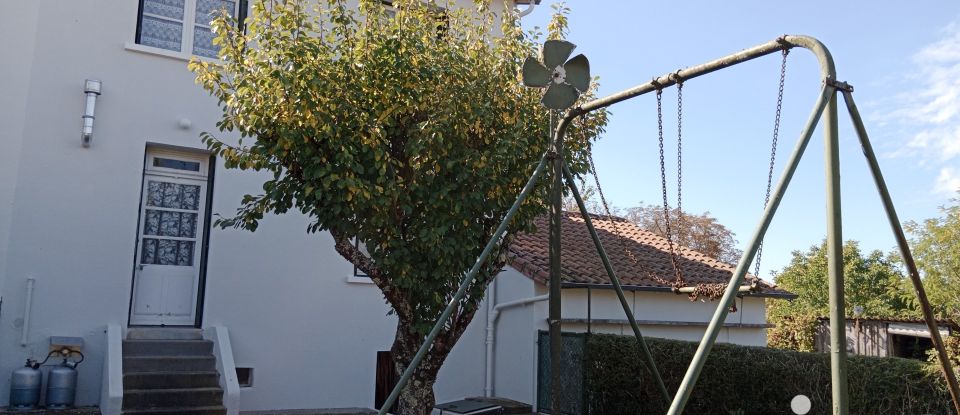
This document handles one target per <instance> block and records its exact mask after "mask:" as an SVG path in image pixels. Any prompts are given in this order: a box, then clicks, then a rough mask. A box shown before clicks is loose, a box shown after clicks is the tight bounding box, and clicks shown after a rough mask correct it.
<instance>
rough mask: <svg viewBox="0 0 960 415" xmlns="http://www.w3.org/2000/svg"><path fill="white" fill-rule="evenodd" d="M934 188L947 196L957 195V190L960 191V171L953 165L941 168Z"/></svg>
mask: <svg viewBox="0 0 960 415" xmlns="http://www.w3.org/2000/svg"><path fill="white" fill-rule="evenodd" d="M933 190H934V192H936V193H938V194H942V195H945V196H956V194H957V192H960V171H957V169H955V168H953V167H944V168H942V169H940V174H939V175H937V182H936V184H935V185H934V188H933Z"/></svg>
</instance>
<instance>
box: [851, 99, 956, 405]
mask: <svg viewBox="0 0 960 415" xmlns="http://www.w3.org/2000/svg"><path fill="white" fill-rule="evenodd" d="M843 100H844V102H846V104H847V111H848V112H849V113H850V120H851V121H852V122H853V127H854V129H855V130H856V131H857V137H858V138H859V139H860V146H861V147H862V148H863V155H864V156H865V157H866V158H867V163H868V164H869V165H870V173H872V174H873V181H874V183H875V184H876V185H877V192H879V193H880V199H881V200H882V201H883V208H884V210H885V211H886V213H887V219H888V220H889V221H890V228H891V229H892V230H893V235H894V237H895V238H896V239H897V246H898V247H899V248H900V255H901V256H902V257H903V262H904V263H905V264H906V266H907V272H908V274H910V281H911V282H912V283H913V288H914V290H916V292H917V299H918V300H919V301H920V309H921V310H922V311H923V320H924V321H925V322H926V323H927V329H928V330H930V339H931V340H932V341H933V347H934V348H935V349H936V350H937V356H938V357H939V358H940V368H941V369H942V370H943V376H944V377H945V378H946V380H947V389H948V390H949V391H950V397H951V398H952V399H953V407H954V410H955V411H956V413H958V414H960V385H958V383H957V375H956V372H954V371H953V367H952V366H953V365H952V364H951V363H950V358H949V357H948V356H947V351H946V349H945V348H944V345H943V338H942V337H941V336H940V330H939V328H938V327H937V320H936V317H934V315H933V309H931V308H930V301H929V300H928V299H927V292H926V290H925V289H924V288H923V281H922V280H921V279H920V272H919V271H918V270H917V263H916V262H915V261H914V260H913V253H911V252H910V245H908V244H907V237H906V235H904V233H903V227H901V226H900V219H899V218H898V217H897V210H896V209H895V208H894V207H893V199H892V198H891V197H890V192H889V191H888V190H887V184H886V182H885V181H884V180H883V173H881V172H880V164H879V163H878V162H877V157H876V155H874V153H873V146H872V145H870V139H869V138H868V137H867V129H866V128H865V127H864V126H863V120H862V119H861V118H860V111H859V110H857V104H856V103H854V102H853V93H852V92H851V91H846V90H845V91H843Z"/></svg>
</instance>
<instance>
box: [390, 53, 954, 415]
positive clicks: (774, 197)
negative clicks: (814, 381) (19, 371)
mask: <svg viewBox="0 0 960 415" xmlns="http://www.w3.org/2000/svg"><path fill="white" fill-rule="evenodd" d="M793 48H802V49H807V50H809V51H810V52H812V53H813V54H814V55H815V56H816V58H817V60H818V62H819V64H820V75H821V79H822V83H821V89H820V95H819V98H818V99H817V101H816V103H815V104H814V107H813V110H812V111H811V113H810V115H809V117H808V118H807V121H806V124H805V125H804V127H803V130H802V131H801V133H800V137H799V139H798V140H797V142H796V144H795V146H794V149H793V152H792V153H791V154H790V157H789V159H788V160H787V162H786V166H785V167H784V170H783V172H782V173H781V175H780V179H779V181H778V182H777V184H776V186H775V187H774V190H773V193H771V195H770V200H769V203H767V205H766V207H765V208H764V211H763V213H762V215H761V217H760V223H759V224H758V225H757V227H756V229H755V230H754V232H753V234H752V236H751V238H750V242H749V244H748V245H747V249H746V250H745V251H744V253H743V256H742V257H741V258H740V261H739V262H738V263H737V267H736V269H735V271H734V272H733V275H732V276H731V278H730V281H729V283H728V284H727V287H726V290H725V291H724V294H723V297H721V299H720V300H719V301H718V304H717V308H716V310H715V312H714V314H713V317H712V318H711V320H710V323H709V324H708V326H707V329H706V331H705V333H704V335H703V338H702V339H701V341H700V344H699V346H698V347H697V350H696V352H695V354H694V356H693V359H692V360H691V362H690V365H689V367H688V368H687V371H686V374H685V375H684V377H683V380H682V381H681V383H680V385H679V387H678V389H677V392H676V394H675V395H673V396H672V397H671V395H670V393H669V392H668V390H667V388H666V386H665V385H664V383H663V380H662V378H661V376H660V373H659V371H658V370H657V367H656V362H655V361H654V359H653V356H652V355H651V354H650V351H649V349H648V347H647V344H646V342H645V341H644V339H643V335H642V333H641V332H640V328H639V326H638V324H637V321H636V319H635V317H634V315H633V312H632V311H631V309H630V307H629V305H628V303H627V301H626V298H625V296H624V293H623V288H622V286H621V284H620V280H619V278H618V277H617V275H616V272H615V270H614V269H613V266H612V265H611V263H610V260H609V258H608V257H607V254H606V251H605V250H604V247H603V244H602V243H601V241H600V238H599V236H598V234H597V231H596V229H595V228H594V226H593V223H592V221H591V219H590V215H589V214H588V212H587V209H586V207H585V205H584V203H583V199H582V197H581V196H580V192H579V190H578V189H577V185H576V181H575V180H574V175H573V174H572V172H571V171H570V169H569V167H567V165H566V164H565V163H564V160H563V141H564V137H565V135H566V132H567V128H568V127H569V126H570V124H571V123H572V122H573V120H574V119H576V118H577V117H580V116H582V115H585V114H588V113H590V112H592V111H596V110H598V109H602V108H606V107H609V106H611V105H613V104H616V103H619V102H623V101H626V100H629V99H632V98H636V97H638V96H641V95H644V94H647V93H650V92H656V91H658V90H662V89H663V88H667V87H670V86H673V85H675V84H677V83H682V82H684V81H686V80H689V79H693V78H697V77H700V76H703V75H707V74H709V73H711V72H714V71H717V70H720V69H724V68H728V67H731V66H734V65H737V64H740V63H743V62H746V61H749V60H753V59H756V58H759V57H763V56H766V55H770V54H773V53H777V52H781V51H784V50H790V49H793ZM838 94H842V95H843V98H844V103H845V104H846V108H847V112H848V113H849V116H850V120H851V121H852V123H853V127H854V130H855V131H856V134H857V137H858V139H859V141H860V146H861V147H862V150H863V154H864V156H865V157H866V159H867V163H868V165H869V168H870V173H871V174H872V176H873V180H874V184H875V185H876V188H877V191H878V193H879V195H880V198H881V201H882V204H883V207H884V210H885V213H886V215H887V219H888V221H889V223H890V227H891V229H892V231H893V234H894V237H895V239H896V241H897V246H898V247H899V249H900V254H901V255H902V257H903V259H904V264H905V265H906V267H907V272H908V275H909V277H910V280H911V282H912V284H913V287H914V290H915V291H916V294H917V299H918V300H919V303H920V305H921V310H922V312H923V318H924V321H925V322H926V324H927V328H928V329H929V331H930V338H931V340H932V343H933V345H934V348H935V349H936V350H937V355H938V357H939V360H940V364H941V369H942V371H943V374H944V377H945V378H946V381H947V387H948V390H949V392H950V395H951V398H952V400H953V404H954V409H955V410H956V411H957V413H958V414H960V386H958V383H957V378H956V375H955V373H954V371H953V368H952V367H951V364H950V360H949V358H948V357H947V354H946V350H945V349H944V345H943V339H942V338H941V336H940V331H939V330H938V328H937V322H936V320H935V317H934V315H933V311H932V309H931V307H930V303H929V301H928V299H927V295H926V292H925V291H924V288H923V282H922V280H921V278H920V273H919V271H918V270H917V266H916V263H915V262H914V259H913V255H912V253H911V251H910V247H909V246H908V244H907V238H906V236H905V234H904V232H903V228H902V226H901V224H900V220H899V218H898V216H897V212H896V209H895V208H894V205H893V201H892V199H891V197H890V193H889V191H888V190H887V185H886V182H885V181H884V179H883V174H882V172H881V171H880V166H879V164H878V162H877V158H876V155H875V154H874V152H873V147H872V145H871V144H870V140H869V138H868V136H867V131H866V127H864V124H863V120H862V119H861V117H860V113H859V111H858V110H857V106H856V104H855V103H854V100H853V87H852V86H850V85H849V84H847V83H845V82H841V81H838V80H837V76H836V67H835V65H834V62H833V57H832V56H831V54H830V51H829V50H828V49H827V48H826V46H824V45H823V43H821V42H820V41H819V40H817V39H815V38H813V37H809V36H795V35H784V36H781V37H779V38H777V39H775V40H772V41H769V42H766V43H763V44H761V45H757V46H754V47H751V48H749V49H745V50H742V51H740V52H737V53H734V54H731V55H727V56H724V57H722V58H720V59H716V60H713V61H710V62H706V63H703V64H700V65H697V66H692V67H689V68H686V69H681V70H679V71H677V72H673V73H669V74H666V75H662V76H660V77H657V78H654V79H653V80H651V81H650V82H647V83H644V84H641V85H638V86H635V87H633V88H630V89H626V90H623V91H621V92H618V93H615V94H613V95H609V96H607V97H604V98H600V99H596V100H593V101H591V102H588V103H586V104H583V105H581V106H579V107H575V108H571V109H569V110H568V111H567V113H566V115H565V116H564V117H563V119H562V120H561V121H560V123H559V125H558V126H557V127H556V130H555V132H554V136H553V143H552V144H553V145H552V148H550V149H549V150H548V151H547V152H546V153H545V154H544V155H543V157H542V158H541V160H540V162H539V164H537V167H536V168H535V169H534V171H533V174H532V175H531V176H530V179H529V180H528V181H527V183H526V185H525V186H524V187H523V190H522V191H521V192H520V194H519V195H518V197H517V200H516V201H515V202H514V204H513V206H512V207H511V208H510V210H509V211H508V212H507V214H506V215H505V216H504V218H503V220H502V222H501V223H500V225H499V226H498V227H497V230H496V232H495V233H494V235H493V237H492V238H491V239H490V241H489V242H488V243H487V244H486V246H485V247H484V249H483V251H482V252H481V254H480V256H479V258H477V261H476V262H475V263H474V265H473V267H472V268H471V269H470V271H469V272H468V273H467V274H466V275H465V277H464V279H463V281H462V283H461V285H460V287H459V289H458V290H457V292H456V293H455V294H454V297H453V299H451V300H450V303H449V304H448V306H447V307H446V308H445V309H444V311H443V313H442V314H441V315H440V317H439V319H438V321H437V323H436V324H435V325H434V327H433V329H431V331H430V333H429V334H428V335H427V336H426V338H425V339H424V343H423V345H422V346H421V347H420V349H419V350H418V351H417V354H416V355H415V356H414V358H413V360H412V361H411V362H410V364H409V365H408V366H407V368H406V370H404V372H403V374H402V375H401V377H400V379H399V380H398V382H397V385H396V386H395V387H394V389H393V391H391V393H390V396H389V397H388V398H387V400H386V401H385V402H384V404H383V406H382V407H381V409H380V412H379V415H385V414H386V412H387V409H389V408H390V407H392V406H393V403H394V402H395V401H396V399H397V397H398V396H399V395H400V391H401V390H402V389H403V387H404V385H405V384H406V383H407V381H409V379H410V377H411V375H412V374H413V371H414V370H415V369H416V367H417V366H418V365H419V363H420V361H421V360H423V357H424V356H425V355H426V354H427V352H428V351H429V349H430V346H431V345H432V344H433V340H434V339H435V337H436V335H437V334H438V333H439V332H440V330H441V328H442V327H443V325H444V324H445V322H446V321H447V320H448V319H449V318H450V315H451V314H452V312H453V309H454V308H455V306H456V304H458V303H459V301H460V299H461V298H462V297H463V295H464V294H465V293H466V291H467V288H468V287H469V286H470V285H471V283H472V282H473V280H474V278H475V277H476V275H477V272H478V271H479V269H480V267H481V266H482V264H483V263H484V262H485V261H486V259H487V257H488V256H489V255H490V253H491V251H492V250H493V248H494V247H495V245H496V243H497V242H498V241H499V240H500V239H501V237H502V236H503V234H504V232H505V230H506V228H507V225H508V224H509V222H510V221H511V220H512V219H513V216H514V215H515V214H516V212H517V210H518V209H519V207H520V205H521V204H522V203H523V201H524V200H525V199H526V197H527V196H528V195H529V194H530V192H531V191H532V190H533V188H534V187H535V185H536V183H537V182H538V180H539V179H540V176H542V175H543V174H544V173H545V172H546V171H547V170H548V168H549V170H551V171H552V175H551V176H552V177H551V190H550V284H549V286H550V299H549V317H548V323H549V330H550V364H551V370H550V373H551V388H550V389H551V398H552V401H551V413H553V414H560V413H562V412H561V411H562V408H561V403H560V402H561V398H560V397H561V393H562V392H561V389H560V386H561V383H560V378H561V375H562V374H561V367H560V361H561V358H560V356H561V348H562V342H561V339H560V333H561V331H560V330H561V315H560V305H561V303H560V301H561V296H560V285H561V277H560V253H561V246H560V233H561V215H562V213H563V212H562V197H563V186H564V183H563V182H564V180H565V181H566V185H567V186H568V188H569V189H570V191H571V193H572V194H573V197H574V199H575V200H576V202H577V206H578V207H579V209H580V212H581V214H582V215H583V218H584V223H585V225H586V227H587V229H588V231H589V233H590V236H591V238H592V239H593V242H594V245H595V246H596V248H597V252H598V253H599V255H600V258H601V260H602V262H603V266H604V268H605V269H606V272H607V275H608V277H609V278H610V282H611V284H612V285H613V288H614V290H615V291H616V293H617V296H618V297H619V300H620V303H621V305H622V307H623V309H624V313H625V314H626V317H627V319H628V320H629V322H630V326H631V328H632V329H633V332H634V336H635V337H636V338H637V343H638V346H639V348H640V351H641V353H642V354H643V356H644V360H645V362H646V365H647V369H648V370H649V371H650V373H651V375H652V376H653V378H654V380H655V381H656V383H657V387H658V389H659V390H660V393H661V394H662V395H663V396H664V399H665V400H666V401H668V402H671V404H670V407H669V409H668V411H667V414H668V415H679V414H681V413H682V412H683V409H684V407H685V406H686V404H687V402H688V400H689V399H690V396H691V394H692V392H693V388H694V387H695V386H696V383H697V379H698V377H699V376H700V373H701V371H702V369H703V366H704V364H705V363H706V360H707V357H708V356H709V354H710V351H711V349H712V348H713V345H714V343H716V340H717V336H718V335H719V333H720V329H721V328H722V326H723V322H724V320H725V319H726V317H727V313H728V312H729V309H730V306H731V305H732V304H733V302H734V301H735V299H736V296H737V295H738V294H739V291H740V286H741V284H742V283H743V282H744V279H745V277H746V274H747V271H748V268H749V267H750V264H751V263H752V262H753V260H754V256H755V255H756V253H757V250H758V249H759V248H760V245H761V243H762V240H763V237H764V235H765V234H766V231H767V228H768V227H769V225H770V222H771V221H772V220H773V216H774V214H775V213H776V211H777V208H778V207H779V205H780V202H781V200H782V199H783V196H784V194H785V193H786V190H787V187H788V185H789V184H790V180H791V179H792V178H793V174H794V173H795V172H796V169H797V166H798V165H799V163H800V159H801V157H802V156H803V154H804V152H805V150H806V148H807V144H808V143H809V142H810V139H811V137H812V135H813V132H814V130H815V129H816V127H817V125H818V124H819V122H820V119H821V117H823V123H824V129H823V131H824V143H825V146H824V147H825V152H824V157H825V162H826V163H825V167H826V171H825V173H826V201H827V203H826V205H827V206H826V215H827V258H828V264H827V269H828V278H829V308H830V330H829V332H830V371H831V393H832V401H833V405H832V406H833V411H832V413H833V414H834V415H847V414H849V394H848V390H847V348H846V334H845V329H846V319H845V315H844V297H843V292H844V289H843V287H844V279H843V256H842V244H843V237H842V228H843V225H842V221H841V206H840V150H839V133H838V126H837V124H838V106H839V105H838V99H837V98H838V97H837V95H838Z"/></svg>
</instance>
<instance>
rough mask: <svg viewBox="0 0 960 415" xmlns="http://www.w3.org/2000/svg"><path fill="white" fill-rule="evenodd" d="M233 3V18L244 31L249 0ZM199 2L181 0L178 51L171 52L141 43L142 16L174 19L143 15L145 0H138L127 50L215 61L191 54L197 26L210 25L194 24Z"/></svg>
mask: <svg viewBox="0 0 960 415" xmlns="http://www.w3.org/2000/svg"><path fill="white" fill-rule="evenodd" d="M232 1H234V3H235V6H234V7H235V8H234V10H233V14H234V16H236V17H237V22H238V24H239V25H240V28H241V29H243V30H246V28H245V25H244V22H245V20H246V18H247V13H248V11H249V0H232ZM198 2H199V0H183V20H180V21H179V22H180V23H181V25H182V28H181V30H182V32H181V35H180V50H171V49H165V48H161V47H157V46H150V45H145V44H143V43H141V40H142V39H141V36H142V33H143V18H144V16H148V17H154V18H159V19H163V20H168V21H176V20H175V19H172V18H169V17H165V16H155V15H152V14H149V13H147V14H145V13H144V3H145V0H138V2H137V3H138V5H137V24H136V30H135V32H134V35H133V36H134V38H133V43H132V44H129V43H128V44H127V49H129V50H135V51H141V52H147V53H153V54H156V55H163V56H171V57H178V58H183V59H190V58H191V57H194V56H195V57H197V58H199V59H208V60H217V59H218V58H217V57H210V56H204V55H197V54H195V53H193V49H194V44H193V42H194V39H195V37H196V32H197V30H196V29H197V26H201V27H205V28H209V27H210V24H209V23H208V24H200V23H197V22H196V20H197V19H196V16H197V3H198Z"/></svg>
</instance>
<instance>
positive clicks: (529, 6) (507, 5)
mask: <svg viewBox="0 0 960 415" xmlns="http://www.w3.org/2000/svg"><path fill="white" fill-rule="evenodd" d="M511 4H513V9H514V11H516V12H517V19H520V18H523V16H526V15H528V14H530V13H533V9H535V8H536V7H537V1H536V0H530V3H528V4H527V8H526V9H523V10H518V9H517V8H516V6H517V2H516V0H503V7H504V8H506V9H510V8H511V7H510V5H511Z"/></svg>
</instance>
